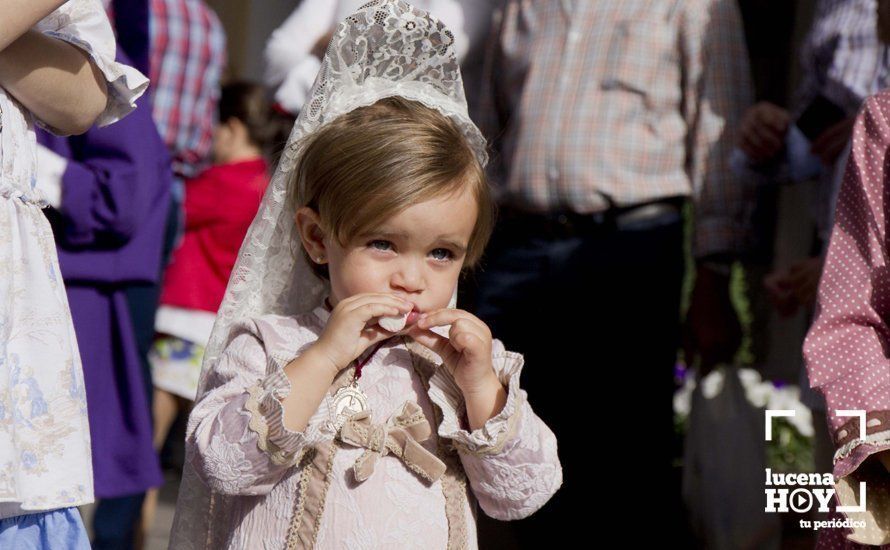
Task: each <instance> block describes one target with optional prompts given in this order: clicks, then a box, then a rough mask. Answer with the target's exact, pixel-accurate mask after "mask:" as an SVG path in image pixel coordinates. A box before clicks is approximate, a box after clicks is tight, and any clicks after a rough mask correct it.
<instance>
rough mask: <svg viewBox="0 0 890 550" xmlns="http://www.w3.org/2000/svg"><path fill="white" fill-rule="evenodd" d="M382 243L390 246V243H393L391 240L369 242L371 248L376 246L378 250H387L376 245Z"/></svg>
mask: <svg viewBox="0 0 890 550" xmlns="http://www.w3.org/2000/svg"><path fill="white" fill-rule="evenodd" d="M380 243H383V245H384V246H390V245H392V243H391V242H389V241H382V240H376V241H371V242H370V243H368V245H370V247H371V248H376V249H377V250H387V249H386V248H378V247H377V246H375V245H377V244H380Z"/></svg>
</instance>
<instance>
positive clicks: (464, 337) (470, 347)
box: [449, 329, 483, 360]
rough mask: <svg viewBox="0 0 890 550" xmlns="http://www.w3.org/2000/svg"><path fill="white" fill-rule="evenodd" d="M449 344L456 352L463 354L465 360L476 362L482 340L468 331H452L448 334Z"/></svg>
mask: <svg viewBox="0 0 890 550" xmlns="http://www.w3.org/2000/svg"><path fill="white" fill-rule="evenodd" d="M449 336H450V337H451V338H450V343H451V345H452V346H453V347H454V349H456V350H457V351H458V352H460V353H462V354H464V356H465V357H466V358H467V359H470V360H476V359H478V358H479V357H478V356H479V355H480V353H479V351H480V348H481V344H482V343H483V342H482V339H481V338H480V337H479V336H478V335H476V334H473V333H472V332H470V331H454V329H452V332H451V333H449Z"/></svg>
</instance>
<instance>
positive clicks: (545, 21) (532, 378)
mask: <svg viewBox="0 0 890 550" xmlns="http://www.w3.org/2000/svg"><path fill="white" fill-rule="evenodd" d="M494 25H495V34H494V36H493V37H492V43H491V49H490V51H489V55H488V59H487V68H488V71H487V76H486V80H485V81H484V82H483V87H484V90H483V94H482V97H483V101H486V100H487V104H483V107H482V109H481V110H480V113H479V117H480V120H481V122H482V125H483V127H484V128H485V130H486V134H487V136H488V137H489V139H491V140H492V147H493V149H494V155H493V156H494V162H493V163H492V167H493V173H492V176H493V179H494V182H493V183H494V186H495V191H496V194H497V197H498V203H499V205H500V215H499V222H498V227H497V229H496V231H495V234H494V236H493V238H492V242H491V244H490V246H489V249H488V252H487V259H486V260H485V262H484V264H483V267H482V270H481V272H480V273H478V274H477V285H478V286H477V287H476V291H475V295H474V296H470V298H471V299H472V300H473V301H475V308H476V312H477V314H478V315H479V316H480V318H481V319H482V320H484V321H485V322H486V323H488V324H489V326H490V327H491V330H492V332H494V333H497V334H498V335H503V336H501V337H502V338H503V340H504V342H506V343H507V344H508V345H509V346H514V347H515V348H516V349H517V350H518V351H520V352H521V353H523V354H524V356H525V357H526V363H527V365H528V366H527V368H526V369H525V370H524V372H523V386H524V387H528V388H533V389H532V390H530V391H534V393H535V396H536V399H537V401H536V403H535V407H536V410H538V411H539V414H540V415H541V417H542V418H544V419H545V420H546V421H547V422H548V424H549V425H551V426H553V430H554V432H555V433H556V435H557V438H558V440H559V446H560V460H562V461H563V465H564V466H563V467H564V470H565V472H566V474H565V480H566V481H565V484H564V485H563V488H562V489H561V490H560V491H559V492H558V493H557V494H556V495H555V497H554V498H553V499H552V500H551V501H550V502H549V503H548V504H547V505H546V506H545V507H544V508H542V509H541V510H540V511H538V513H536V514H535V515H533V516H531V517H529V518H527V519H523V520H520V521H517V522H511V523H512V524H513V525H514V528H515V529H516V533H517V534H519V535H520V536H519V537H518V540H519V541H520V542H521V543H522V545H523V546H525V545H528V547H537V546H538V545H539V544H540V543H541V542H543V541H546V540H550V541H552V540H554V539H553V538H552V537H555V536H559V537H561V538H563V537H564V538H565V539H566V540H573V536H578V537H584V536H585V535H588V536H589V535H590V534H592V533H593V532H594V528H593V527H591V526H590V523H589V521H585V518H590V512H591V511H592V510H593V502H594V501H597V502H598V503H601V504H603V505H604V506H606V508H607V509H608V510H609V511H612V512H615V513H614V514H607V515H606V517H607V518H608V520H607V521H609V522H610V526H611V522H613V521H615V520H619V521H620V519H619V518H624V517H627V518H628V519H630V521H631V522H634V521H635V520H642V522H641V523H638V524H637V525H642V524H645V519H644V516H645V515H646V513H647V512H649V513H650V514H652V513H657V514H659V516H660V517H659V521H658V523H659V524H662V523H663V522H664V521H665V520H666V521H667V523H668V524H670V526H671V529H674V528H681V529H682V527H681V526H682V524H683V520H682V517H683V516H682V514H681V513H680V510H681V505H680V498H679V483H677V481H678V478H677V477H676V472H675V471H673V469H672V468H671V462H672V459H673V458H674V456H675V455H676V454H677V451H678V449H677V447H676V442H675V441H674V439H673V433H674V432H673V414H672V407H671V400H672V394H673V389H674V386H673V372H674V365H675V361H676V357H677V350H678V347H679V346H680V342H681V339H680V336H681V331H680V321H679V319H680V296H681V286H682V281H683V273H684V238H683V233H684V224H683V215H682V211H681V210H682V208H683V205H684V204H685V203H687V202H688V200H689V199H691V203H692V206H693V208H692V221H693V223H692V227H693V234H692V253H693V255H694V257H695V260H696V274H697V277H696V282H695V287H694V290H693V292H692V296H691V302H690V308H689V311H688V313H687V322H688V329H687V331H686V336H687V337H686V339H685V342H686V348H687V355H686V360H687V362H689V363H692V362H693V360H694V361H695V362H696V363H697V364H699V365H700V366H701V367H702V368H704V369H708V368H711V367H713V366H714V365H716V364H717V363H719V362H722V361H726V360H731V359H732V357H733V355H734V352H735V351H736V349H737V348H738V345H739V342H740V328H739V323H738V320H737V318H736V315H735V311H734V309H733V307H732V304H731V302H730V296H729V272H730V266H731V263H732V261H733V260H734V259H735V258H736V257H737V256H738V255H739V254H741V252H742V251H743V250H744V248H745V246H746V245H747V240H748V233H749V230H748V226H749V218H750V212H751V210H752V208H753V189H752V188H751V186H750V185H747V184H745V183H744V182H743V181H740V180H739V179H738V178H737V177H736V176H734V175H733V174H732V173H731V172H730V170H729V166H728V164H729V157H730V152H731V150H732V146H733V143H734V139H735V138H736V133H737V127H738V125H739V122H740V119H741V116H742V113H743V112H744V109H745V108H746V107H747V106H748V105H749V104H750V103H751V98H752V94H753V91H752V89H751V83H750V75H749V68H748V56H747V52H746V47H745V42H744V35H743V31H742V23H741V18H740V15H739V11H738V7H737V5H736V3H735V2H734V0H671V1H662V0H622V1H621V2H586V1H581V0H574V1H573V0H540V1H534V2H531V1H528V0H503V1H502V2H501V6H500V8H499V10H498V11H497V12H496V15H495V23H494ZM486 98H487V99H486ZM541 331H546V336H545V337H541V336H540V332H541ZM554 357H556V358H557V359H556V360H554V359H553V358H554ZM608 394H612V395H615V396H616V398H615V399H612V400H609V399H606V398H605V397H604V396H606V395H608ZM607 404H608V405H607ZM597 405H601V406H602V409H597V408H595V407H596V406H597ZM591 446H592V448H591ZM595 457H596V458H598V459H601V460H602V461H605V462H606V463H607V464H608V467H600V463H601V462H600V460H596V459H595ZM669 481H670V483H669ZM518 490H521V488H518ZM480 519H481V518H480ZM490 521H492V520H489V522H490ZM649 521H650V522H651V521H652V520H651V519H650V520H649ZM502 528H503V526H499V525H496V524H491V523H488V525H487V526H484V525H482V523H480V536H481V539H480V540H481V542H482V543H486V544H494V537H493V536H491V538H489V539H488V540H486V537H488V536H490V535H486V533H485V529H489V530H490V531H491V532H496V531H497V532H499V533H498V536H502V534H503V533H502V532H501V530H502ZM600 528H601V527H600ZM600 528H596V530H597V531H599V530H600ZM616 528H617V527H616ZM674 534H675V533H674V532H668V533H662V534H661V535H659V536H658V539H659V540H671V536H672V535H674ZM652 536H653V534H650V533H646V532H642V533H641V532H635V533H630V534H628V537H642V538H639V540H640V541H643V540H655V539H650V537H652ZM540 537H544V538H540ZM581 540H583V538H582V539H581ZM627 540H637V538H633V539H631V538H628V539H627ZM673 540H678V539H676V538H673ZM681 544H682V543H681Z"/></svg>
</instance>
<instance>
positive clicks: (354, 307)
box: [346, 294, 413, 315]
mask: <svg viewBox="0 0 890 550" xmlns="http://www.w3.org/2000/svg"><path fill="white" fill-rule="evenodd" d="M372 304H377V305H385V306H389V307H395V308H397V309H398V312H396V313H395V314H394V315H398V314H400V313H407V312H409V311H411V308H412V307H413V306H412V304H411V303H410V302H407V301H405V300H402V299H401V298H397V297H395V296H393V295H392V294H364V295H360V298H359V299H357V300H355V301H354V302H353V303H351V304H350V305H349V306H347V307H346V311H350V312H352V311H358V310H359V309H360V308H362V307H366V306H369V305H372ZM386 315H389V314H388V313H387V314H386Z"/></svg>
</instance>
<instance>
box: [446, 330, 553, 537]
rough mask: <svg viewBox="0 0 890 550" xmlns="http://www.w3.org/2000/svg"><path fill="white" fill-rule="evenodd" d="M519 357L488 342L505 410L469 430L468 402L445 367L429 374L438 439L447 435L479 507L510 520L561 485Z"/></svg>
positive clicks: (538, 504)
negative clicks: (521, 384)
mask: <svg viewBox="0 0 890 550" xmlns="http://www.w3.org/2000/svg"><path fill="white" fill-rule="evenodd" d="M523 361H524V360H523V357H522V355H520V354H519V353H516V352H512V351H507V350H506V349H505V348H504V344H503V342H501V341H500V340H498V339H497V338H495V339H493V340H492V362H493V366H494V369H495V372H496V373H497V375H498V378H499V379H500V381H501V383H502V384H503V385H504V387H506V389H507V402H506V403H505V404H504V408H503V409H502V410H501V411H500V412H499V413H498V414H496V415H495V416H493V417H492V418H490V419H488V421H487V422H486V423H485V424H484V425H483V426H482V427H480V428H478V429H477V430H475V431H473V432H469V431H467V430H466V429H465V427H464V426H466V423H465V422H464V423H463V426H462V421H461V420H460V419H459V416H460V417H464V418H465V417H466V405H465V402H464V399H463V395H462V394H461V391H460V389H459V388H458V387H457V385H456V384H455V382H454V379H453V378H452V377H451V376H450V375H449V374H448V372H447V370H446V369H444V368H439V369H436V372H435V373H434V374H433V376H432V377H431V378H430V392H429V394H430V399H431V400H432V401H433V402H434V403H436V404H437V405H438V406H439V408H440V409H441V410H442V413H443V417H442V423H441V424H440V426H439V430H438V434H439V437H442V438H446V439H450V440H451V442H452V444H453V445H454V447H455V448H456V449H457V451H458V454H459V455H460V458H461V462H462V463H463V466H464V470H465V471H466V474H467V477H468V478H469V481H470V486H471V487H472V489H473V492H474V494H475V495H476V498H477V499H478V500H479V505H480V506H481V507H482V510H483V511H484V512H485V513H486V514H487V515H488V516H490V517H492V518H495V519H500V520H513V519H521V518H524V517H527V516H529V515H531V514H532V513H534V512H535V511H537V510H538V509H540V508H541V507H542V506H543V505H544V504H546V503H547V501H548V500H550V498H551V497H552V496H553V495H554V494H555V493H556V491H557V489H559V487H560V486H561V485H562V466H561V465H560V462H559V457H558V456H557V450H556V447H557V446H556V436H555V435H554V434H553V432H552V431H551V430H550V428H549V427H547V425H546V424H545V423H544V421H542V420H541V419H540V418H539V417H538V416H537V415H536V414H535V412H534V411H533V410H532V408H531V405H529V403H528V396H527V394H526V392H525V391H524V390H522V389H520V387H519V378H520V373H521V372H522V366H523Z"/></svg>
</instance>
